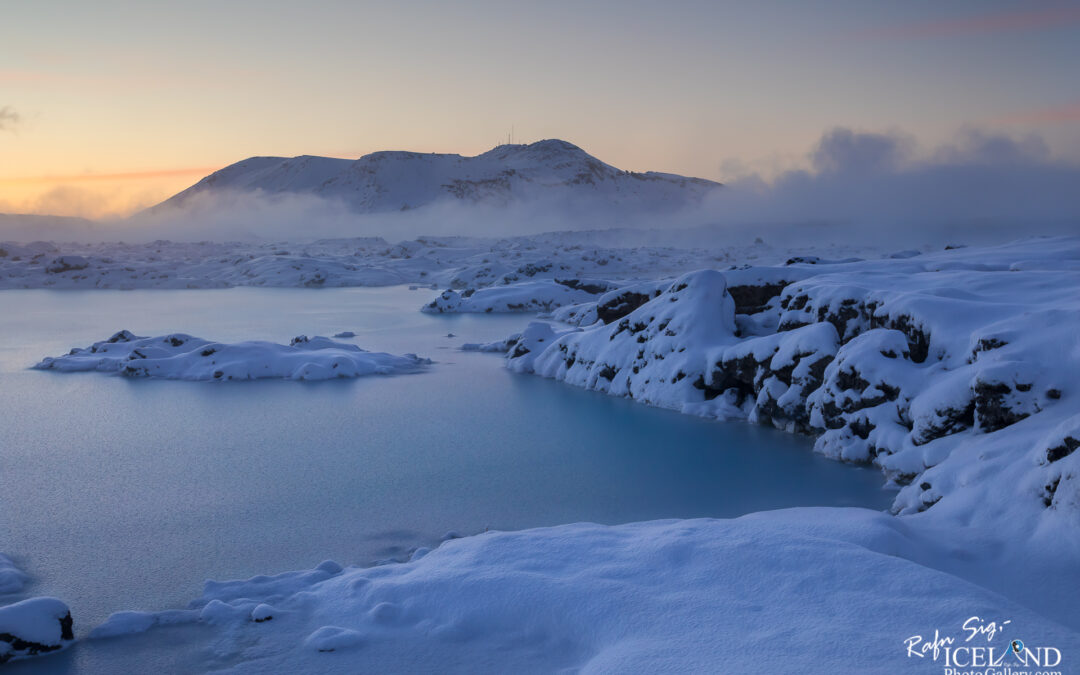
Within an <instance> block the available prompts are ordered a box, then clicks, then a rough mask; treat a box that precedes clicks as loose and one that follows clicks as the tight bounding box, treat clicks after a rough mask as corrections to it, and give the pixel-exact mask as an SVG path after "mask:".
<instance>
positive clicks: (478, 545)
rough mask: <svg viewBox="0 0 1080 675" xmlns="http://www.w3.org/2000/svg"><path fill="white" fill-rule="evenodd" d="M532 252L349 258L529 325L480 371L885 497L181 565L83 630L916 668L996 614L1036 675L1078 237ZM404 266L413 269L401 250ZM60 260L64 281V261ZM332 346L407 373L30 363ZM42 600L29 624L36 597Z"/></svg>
mask: <svg viewBox="0 0 1080 675" xmlns="http://www.w3.org/2000/svg"><path fill="white" fill-rule="evenodd" d="M399 159H400V158H393V157H391V158H389V159H388V160H387V161H399ZM410 161H411V160H410ZM266 166H271V165H270V164H269V163H268V164H266ZM556 241H557V242H558V243H555V244H553V243H552V241H551V240H550V239H547V238H545V237H537V238H523V239H517V240H513V242H512V243H510V240H506V241H503V242H501V243H498V244H494V245H489V246H488V248H487V249H485V248H484V245H481V244H478V243H477V242H476V241H472V240H470V241H463V240H458V239H454V240H445V241H439V242H436V241H433V240H430V241H424V242H420V241H419V240H418V241H417V242H411V243H410V242H406V243H403V244H401V245H399V246H398V248H396V249H395V250H394V251H393V252H391V253H377V254H371V255H367V254H365V256H366V258H365V256H360V257H361V258H365V259H366V260H368V262H371V261H374V260H379V261H381V262H379V263H378V264H377V265H376V264H374V263H372V265H371V266H369V267H367V268H365V269H366V270H368V271H365V272H364V274H368V273H369V271H370V270H371V269H374V268H375V267H377V266H378V265H383V264H387V263H389V261H390V260H394V261H398V262H399V263H401V264H403V265H416V266H415V267H412V268H411V269H412V270H414V271H415V270H420V269H422V268H424V266H425V265H426V266H427V267H426V268H424V269H425V270H426V271H429V272H434V273H431V274H429V276H428V278H429V279H435V278H437V280H439V281H441V282H442V285H443V286H445V287H448V288H449V290H447V291H446V292H444V293H443V294H441V295H440V296H439V297H438V298H436V299H435V300H434V301H433V302H432V303H431V304H430V306H429V308H428V309H427V311H437V312H438V311H442V312H463V311H470V312H473V311H480V312H487V311H491V312H495V311H538V310H543V311H545V312H550V314H549V317H550V320H548V321H540V320H533V321H530V322H529V323H527V325H526V326H525V328H524V330H522V331H521V332H520V333H516V334H514V335H511V336H509V337H508V338H506V339H505V340H500V341H495V342H490V343H471V344H465V345H463V346H462V349H464V350H469V351H488V352H497V353H504V354H505V358H506V364H507V367H508V368H509V369H510V370H513V371H517V372H522V373H534V374H537V375H540V376H544V377H550V378H554V379H557V380H560V381H563V382H566V383H569V384H573V385H576V386H579V387H584V388H588V389H593V390H597V391H600V392H604V393H607V394H610V395H615V396H626V397H630V398H633V399H634V400H636V401H639V402H642V403H646V404H650V405H656V406H661V407H666V408H670V409H673V410H677V411H680V412H683V413H686V414H694V415H702V416H707V417H715V418H720V419H728V418H741V419H745V420H747V421H749V422H754V423H758V424H767V425H771V426H774V427H777V428H779V429H783V430H786V431H790V432H800V433H807V434H811V435H813V436H814V437H815V445H814V449H815V451H816V452H818V453H821V454H822V455H824V456H826V457H829V458H832V459H837V460H842V461H850V462H861V463H871V464H873V465H874V466H876V467H878V468H880V469H881V471H882V473H883V478H884V480H885V481H888V483H889V484H890V485H891V486H892V487H894V488H896V490H897V492H896V497H895V500H894V503H893V507H892V509H891V511H892V512H891V513H874V512H869V511H865V510H861V509H854V508H832V509H794V510H786V511H777V512H769V513H760V514H753V515H751V516H746V517H743V518H739V519H735V520H707V519H701V520H679V521H657V522H645V523H632V524H627V525H620V526H612V527H606V526H600V525H593V524H585V523H579V524H570V525H563V526H559V527H552V528H545V529H537V530H527V531H522V532H490V533H485V534H482V535H477V536H472V537H464V538H450V539H448V540H447V541H445V542H443V543H442V545H440V546H439V547H437V548H435V549H434V550H430V551H429V550H427V549H419V550H417V551H416V552H415V553H414V554H413V555H412V557H411V559H410V560H409V562H405V563H391V564H385V565H379V566H375V567H370V568H358V567H348V568H342V567H341V566H340V565H337V564H336V563H333V562H327V563H323V564H322V565H320V566H319V567H317V568H315V569H313V570H306V571H298V572H288V573H285V574H280V575H277V576H264V577H255V578H252V579H249V580H246V581H232V582H208V583H207V585H206V587H205V590H204V594H203V596H202V597H201V598H198V599H196V600H195V601H194V602H193V603H192V604H191V606H190V607H189V608H188V609H184V610H166V611H164V612H122V613H119V614H116V615H114V616H113V617H112V618H110V619H109V620H108V621H107V622H106V623H105V624H103V625H101V626H98V627H96V628H95V629H94V630H93V631H92V633H91V635H92V637H94V638H107V637H117V636H123V635H128V634H133V633H139V632H146V631H156V630H167V629H166V628H163V627H164V626H167V625H169V624H176V623H200V624H205V625H206V626H207V627H209V628H211V629H212V630H213V634H214V636H215V637H214V647H213V649H212V650H209V651H208V654H209V656H208V658H210V659H213V662H212V663H210V664H209V665H210V667H214V668H222V669H226V670H232V671H234V672H262V671H264V670H266V669H268V668H270V669H276V670H281V671H285V672H310V671H324V670H332V671H344V672H355V671H360V670H373V671H386V670H400V669H401V667H402V663H408V665H409V668H410V669H413V670H421V671H423V670H440V671H469V672H477V671H497V672H518V671H521V672H529V671H539V672H551V671H557V670H575V671H582V672H657V671H702V672H716V671H728V672H830V671H831V672H854V671H859V672H871V673H873V672H880V673H897V672H905V670H908V669H912V668H923V669H925V667H926V666H928V665H931V662H933V665H934V667H935V669H936V668H937V667H940V666H941V662H940V660H935V659H932V658H931V656H930V655H918V654H912V653H911V652H909V651H908V650H907V649H906V647H905V644H906V642H905V641H907V640H909V639H910V638H911V637H912V636H920V640H921V639H923V638H925V639H927V640H929V639H930V638H931V636H932V635H934V631H936V630H939V631H941V632H942V634H943V635H948V636H952V637H954V638H955V639H956V640H958V641H963V640H964V635H963V633H962V631H961V628H960V627H961V626H962V625H964V623H965V622H966V621H967V620H969V619H970V617H981V618H982V619H984V620H998V621H1005V620H1007V621H1008V622H1009V624H1008V625H1009V626H1010V628H1009V630H1008V633H1007V634H1005V635H1000V636H998V638H993V637H991V638H990V639H987V640H985V642H984V643H983V645H984V646H990V647H997V648H999V652H998V653H999V654H1002V653H1004V651H1003V650H1004V648H1005V646H1006V645H1007V644H1008V641H1010V640H1012V639H1017V638H1022V639H1023V640H1024V641H1025V643H1026V644H1028V645H1033V646H1036V647H1039V646H1043V647H1049V648H1053V649H1056V650H1060V653H1061V655H1063V658H1064V659H1065V661H1064V662H1063V663H1062V665H1061V669H1062V670H1063V672H1067V671H1068V669H1070V668H1072V667H1074V666H1073V663H1074V660H1075V658H1076V654H1077V653H1078V652H1080V634H1078V633H1077V632H1076V631H1077V630H1078V629H1080V611H1078V610H1077V608H1076V605H1075V593H1074V592H1072V590H1073V589H1075V588H1078V587H1080V573H1078V571H1077V570H1078V569H1080V567H1078V566H1077V563H1078V562H1080V543H1077V542H1078V540H1077V538H1076V536H1075V533H1076V528H1077V527H1078V526H1080V452H1076V450H1077V449H1078V448H1080V412H1078V407H1077V404H1076V400H1077V398H1076V397H1077V396H1078V395H1080V390H1078V389H1077V386H1076V382H1077V381H1080V343H1078V342H1077V337H1076V336H1077V331H1076V325H1077V317H1080V296H1078V295H1077V292H1076V291H1077V289H1078V288H1080V237H1060V238H1054V239H1045V238H1043V239H1029V240H1023V241H1019V242H1014V243H1011V244H1008V245H1001V246H994V247H975V246H972V247H963V248H951V249H950V250H945V251H936V252H934V251H916V250H908V251H902V252H900V253H898V254H894V255H890V256H886V257H875V258H872V259H871V258H859V257H856V256H846V255H843V254H844V253H846V252H844V251H839V250H838V251H834V252H832V253H830V254H828V255H811V254H807V255H798V256H791V257H789V258H787V259H786V260H784V261H776V260H769V261H765V262H768V263H770V264H764V265H760V266H741V267H731V268H729V269H719V270H718V269H711V268H712V267H715V266H716V265H714V264H713V263H716V262H719V261H718V260H711V261H708V260H705V259H704V257H705V254H697V255H694V254H689V253H687V254H675V253H671V252H670V251H668V252H667V253H666V254H665V255H667V256H668V257H666V258H664V259H665V260H666V261H667V263H665V264H664V265H658V266H657V267H656V268H655V270H654V275H653V276H654V278H652V279H645V278H644V275H643V274H641V271H642V269H644V268H648V266H649V260H650V259H651V257H652V256H653V255H654V254H658V253H659V252H660V251H661V250H662V249H659V248H652V249H650V248H647V247H642V248H639V249H633V250H632V254H631V250H630V249H607V250H605V251H604V252H603V253H602V254H600V255H602V256H605V257H600V258H598V257H597V255H596V253H597V252H599V251H600V249H594V253H590V254H588V255H579V254H580V253H581V249H580V248H574V246H577V244H574V245H569V244H567V239H565V238H562V239H560V238H556ZM50 246H52V245H49V244H34V245H31V247H36V248H35V250H39V252H38V253H35V254H34V255H35V256H40V260H39V262H38V263H35V264H37V265H39V266H44V265H47V264H52V265H54V266H55V265H56V264H58V263H56V261H57V260H59V259H60V258H61V257H63V258H64V261H65V263H64V264H67V265H70V263H71V262H73V260H72V259H70V256H73V255H76V254H75V253H70V254H69V253H68V252H67V251H64V252H61V251H59V250H52V249H51V248H50ZM335 246H339V244H337V243H335V244H333V245H329V244H328V245H327V249H326V250H330V249H332V248H333V247H335ZM29 252H30V247H27V249H26V250H25V251H24V253H23V254H28V253H29ZM143 253H145V252H143ZM323 253H326V251H323ZM823 253H824V252H823ZM292 255H294V254H292V253H288V254H287V255H285V256H273V257H280V258H288V257H290V256H292ZM327 255H329V254H327ZM268 256H272V254H268ZM440 256H441V257H440ZM417 258H420V259H422V260H423V261H425V262H423V264H421V263H418V262H410V261H415V260H416V259H417ZM436 258H438V259H439V260H440V262H438V263H435V262H433V261H434V260H436ZM575 258H576V259H580V261H581V262H582V263H583V264H579V263H578V262H576V260H575ZM86 259H87V260H89V261H90V262H89V263H88V266H87V267H86V268H84V269H82V270H78V271H75V272H74V274H75V275H76V276H78V275H79V274H85V273H86V272H87V271H88V270H91V269H93V266H94V262H93V256H87V257H86ZM317 259H318V258H313V260H317ZM601 259H602V260H607V261H609V262H608V263H605V264H604V265H599V264H598V263H597V261H598V260H601ZM571 260H575V262H573V263H571ZM701 263H704V264H701ZM79 264H81V263H79ZM245 264H247V263H245ZM259 264H260V265H266V266H270V265H271V263H270V262H269V261H263V262H260V263H259ZM320 264H321V263H320ZM609 264H610V267H608V265H609ZM688 266H696V267H697V269H696V270H695V271H687V267H688ZM181 267H182V266H180V265H178V267H177V269H180V268H181ZM600 267H608V270H607V272H606V273H605V274H604V275H600V274H599V273H598V272H597V270H598V269H599V268H600ZM34 274H37V272H34ZM42 274H44V272H42ZM49 274H54V275H55V274H59V275H61V276H63V275H71V274H72V271H70V270H69V271H67V272H60V273H49ZM2 278H3V277H0V279H2ZM63 278H71V279H75V276H68V277H63ZM170 278H171V279H172V278H174V277H170ZM175 278H179V277H175ZM229 278H230V279H232V278H233V277H229ZM371 278H374V277H371ZM569 279H573V280H576V281H581V280H588V281H589V285H590V286H591V288H589V289H584V288H582V287H581V286H580V285H579V286H577V287H574V286H571V285H568V284H566V283H564V282H565V281H566V280H569ZM345 280H346V278H345V276H341V277H337V276H334V275H327V276H325V278H324V283H337V282H339V281H345ZM348 280H349V281H355V280H356V278H349V279H348ZM598 280H602V281H598ZM594 282H595V283H594ZM170 283H172V281H170ZM223 283H231V282H223ZM523 323H524V322H523ZM174 342H175V343H179V344H174ZM207 349H214V352H213V353H211V354H210V355H207V356H202V352H203V351H205V350H207ZM136 351H138V352H139V354H136ZM219 352H220V353H219ZM140 356H144V357H145V358H140ZM226 357H228V359H230V360H228V362H226V361H225V359H226ZM208 358H210V359H214V358H217V359H222V363H221V364H213V363H211V364H209V365H208V364H206V363H204V362H205V360H206V359H208ZM339 359H344V360H343V361H339ZM334 363H338V364H339V369H340V368H342V367H344V368H346V372H353V371H357V374H360V372H359V371H363V372H364V373H366V372H378V368H379V367H384V368H388V369H389V371H387V372H402V371H406V372H411V371H412V370H415V369H416V368H417V367H419V366H421V365H422V360H420V359H417V358H416V357H408V356H407V357H396V356H391V355H386V354H371V353H368V352H364V351H362V350H360V349H359V348H356V347H354V346H352V345H345V344H342V343H336V342H333V341H332V340H329V339H328V338H312V339H311V340H306V339H305V340H299V341H296V342H295V344H293V345H290V346H284V345H272V344H269V343H238V344H235V345H223V344H218V343H210V342H207V341H205V340H200V339H198V338H192V337H190V336H186V335H174V336H163V337H158V338H137V337H135V336H134V335H132V334H130V333H126V332H122V333H118V334H117V335H116V336H114V337H113V339H111V340H109V341H105V342H101V343H97V344H95V345H93V346H92V347H88V348H86V349H83V350H73V352H72V353H71V354H69V355H67V356H62V357H58V358H56V359H46V360H45V361H43V362H42V364H39V367H46V368H53V369H59V370H106V371H110V372H121V373H126V374H132V375H141V376H163V377H181V378H186V379H212V377H213V373H214V372H218V371H220V372H222V377H223V378H226V379H227V377H230V376H231V377H238V378H248V377H253V376H258V375H259V374H260V373H262V372H264V371H266V372H270V373H273V375H269V376H273V377H298V376H300V377H304V378H306V379H318V378H321V377H328V376H332V375H330V374H329V373H330V371H331V370H334V369H333V368H332V366H333V364H334ZM343 364H344V365H343ZM361 364H363V365H361ZM350 368H351V369H352V370H349V369H350ZM129 369H131V372H130V373H129V372H128V370H129ZM365 369H367V370H365ZM298 374H299V375H298ZM219 379H220V378H219ZM2 562H3V561H2V560H0V563H2ZM3 570H4V568H3V566H2V564H0V573H2V572H3ZM0 578H2V577H0ZM17 606H18V605H13V606H12V607H17ZM44 606H45V605H42V607H44ZM48 607H49V611H50V612H52V613H51V614H50V613H49V612H46V613H45V616H51V617H52V618H53V621H54V622H55V619H56V617H55V614H56V612H58V611H59V608H57V607H55V606H51V605H50V606H48ZM10 610H11V608H10V607H9V608H2V609H0V612H4V611H10ZM19 611H20V612H21V611H25V610H19ZM0 616H3V615H2V614H0ZM1057 622H1060V623H1057ZM47 624H48V622H47V621H46V622H45V624H43V625H47ZM2 632H3V631H2V630H0V633H2ZM980 639H983V638H980ZM50 644H51V643H50ZM0 654H2V653H0Z"/></svg>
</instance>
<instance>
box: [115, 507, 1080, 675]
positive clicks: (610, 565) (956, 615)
mask: <svg viewBox="0 0 1080 675" xmlns="http://www.w3.org/2000/svg"><path fill="white" fill-rule="evenodd" d="M936 545H937V544H936V543H935V542H934V541H933V538H930V537H927V538H926V539H920V538H919V536H918V535H916V534H913V533H912V532H911V531H910V528H909V527H907V526H906V524H905V523H904V522H903V521H901V520H898V519H895V518H891V517H889V516H887V515H884V514H880V513H875V512H871V511H865V510H861V509H795V510H788V511H778V512H771V513H765V514H755V515H751V516H747V517H743V518H739V519H736V520H685V521H655V522H646V523H634V524H630V525H620V526H615V527H607V526H602V525H594V524H576V525H564V526H559V527H552V528H543V529H535V530H526V531H521V532H492V533H487V534H482V535H477V536H473V537H466V538H463V539H454V540H449V541H446V542H444V543H443V544H442V545H441V546H439V547H438V548H437V549H435V550H434V551H430V552H427V551H426V550H425V549H421V550H419V551H417V552H416V554H414V556H413V559H412V561H411V562H408V563H395V564H389V565H384V566H378V567H372V568H346V569H342V568H341V567H339V566H337V565H335V564H333V563H324V564H323V565H320V566H319V568H316V569H314V570H310V571H308V572H291V573H287V574H282V575H279V576H275V577H255V578H253V579H250V580H247V581H236V582H225V583H209V584H207V587H206V590H205V593H204V595H203V596H202V597H201V598H200V599H198V600H197V601H195V602H194V603H193V605H192V607H193V608H192V609H191V610H186V614H185V615H184V616H185V617H186V618H187V620H189V621H199V622H202V623H205V624H208V625H209V626H210V627H211V629H212V630H213V631H214V636H215V637H214V648H213V650H212V652H210V650H207V651H208V653H212V654H213V656H211V657H210V658H211V659H213V661H211V662H209V663H207V664H206V666H207V669H216V668H218V667H221V668H225V669H226V670H230V671H232V672H249V673H256V672H281V673H285V672H395V671H400V670H403V669H404V670H410V671H417V672H469V673H476V672H561V671H564V670H565V671H575V672H577V671H580V672H585V673H600V672H642V673H656V672H732V673H737V672H770V673H771V672H804V673H809V672H814V673H817V672H868V673H890V674H894V673H902V672H907V671H908V670H911V669H913V668H914V669H915V670H919V669H925V668H926V667H928V666H933V667H935V668H940V667H941V666H942V664H943V661H944V658H945V656H944V653H940V654H938V655H936V662H934V661H935V655H933V654H927V655H925V656H921V655H919V654H915V655H911V652H909V649H908V646H909V644H911V645H912V646H913V647H914V649H915V651H916V652H918V651H919V650H920V649H921V648H922V647H923V643H924V642H926V643H929V642H932V641H933V636H934V632H935V630H939V631H941V635H942V636H950V637H953V638H954V639H956V640H957V643H958V644H960V645H963V646H968V647H970V646H975V645H976V643H974V642H973V643H964V642H963V640H964V638H965V637H966V636H967V634H966V633H964V632H963V631H962V630H961V626H962V625H963V624H964V623H965V622H967V621H970V620H971V619H970V618H971V617H975V616H977V617H983V620H984V621H985V622H989V621H992V620H996V621H999V622H1000V621H1005V620H1007V621H1009V624H1008V627H1009V630H1008V631H1002V632H1000V633H998V634H996V635H994V636H992V637H991V639H989V640H988V639H987V638H986V637H985V635H984V636H980V638H979V640H980V641H979V642H978V643H977V644H978V646H981V647H984V648H985V647H994V648H995V650H996V653H997V654H998V655H1000V654H1002V653H1004V650H1005V649H1006V648H1007V645H1008V644H1009V642H1010V640H1012V639H1016V638H1022V639H1023V640H1024V641H1025V643H1026V644H1027V646H1028V647H1030V648H1032V649H1036V650H1038V649H1041V648H1043V647H1049V648H1051V649H1053V650H1058V651H1059V652H1060V654H1057V653H1055V652H1053V651H1051V652H1042V651H1039V652H1038V653H1039V654H1040V657H1041V656H1042V655H1043V654H1044V653H1046V654H1048V656H1049V658H1046V659H1044V663H1046V664H1052V663H1053V662H1054V660H1055V659H1061V664H1060V665H1061V666H1062V667H1064V668H1066V669H1067V668H1068V667H1069V665H1070V664H1071V663H1073V662H1074V660H1075V659H1076V658H1077V652H1076V649H1077V648H1078V647H1080V636H1078V635H1077V634H1076V633H1074V632H1072V631H1070V630H1068V629H1066V628H1062V627H1061V626H1059V625H1057V624H1054V623H1052V622H1050V621H1048V620H1046V619H1044V618H1042V617H1040V616H1038V615H1037V614H1035V613H1034V612H1032V611H1031V610H1029V609H1026V608H1024V607H1021V606H1018V605H1017V604H1015V603H1013V602H1011V601H1009V600H1006V599H1005V598H1003V597H1001V596H1000V595H997V594H996V593H994V592H991V591H988V590H986V589H984V588H982V587H979V586H975V585H972V584H969V583H967V582H965V581H962V580H960V579H958V578H956V577H954V576H951V575H949V574H945V573H943V572H939V571H937V570H934V569H931V568H929V567H925V566H923V565H920V564H917V563H915V562H912V561H911V560H908V559H905V558H904V557H900V556H904V555H909V554H911V553H912V552H914V551H922V552H923V553H924V554H926V555H940V556H941V557H942V558H945V557H947V555H946V554H941V553H937V554H934V553H932V552H931V549H933V547H934V546H936ZM162 616H164V617H167V619H168V620H176V618H177V616H176V613H175V612H173V613H163V614H162ZM125 621H126V619H125V617H123V616H119V617H117V618H115V619H110V620H109V621H108V622H106V624H104V626H102V627H101V629H99V630H100V631H101V633H100V635H106V634H109V635H116V634H120V633H123V632H124V630H123V628H124V624H125ZM151 623H152V621H151ZM142 625H146V622H144V623H143V624H142ZM142 625H140V626H136V627H134V628H133V630H141V629H142ZM110 627H111V628H110ZM954 646H956V645H954ZM984 654H985V652H984ZM932 662H934V663H932ZM920 672H921V671H920Z"/></svg>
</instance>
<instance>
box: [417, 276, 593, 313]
mask: <svg viewBox="0 0 1080 675" xmlns="http://www.w3.org/2000/svg"><path fill="white" fill-rule="evenodd" d="M613 286H614V284H612V283H611V282H607V281H600V280H591V279H542V280H538V281H523V282H518V283H515V284H508V285H506V286H489V287H486V288H480V289H467V290H465V291H462V292H460V293H459V292H458V291H454V290H446V291H443V292H442V294H441V295H439V297H437V298H435V299H434V300H432V301H431V302H429V303H428V304H426V305H424V307H423V308H422V311H424V312H429V313H433V314H436V313H437V314H443V313H461V312H540V311H549V310H551V309H553V308H556V307H561V306H563V305H567V304H572V303H579V302H581V301H583V300H587V299H589V298H594V297H596V296H597V294H599V293H603V292H605V291H608V290H610V289H611V288H612V287H613Z"/></svg>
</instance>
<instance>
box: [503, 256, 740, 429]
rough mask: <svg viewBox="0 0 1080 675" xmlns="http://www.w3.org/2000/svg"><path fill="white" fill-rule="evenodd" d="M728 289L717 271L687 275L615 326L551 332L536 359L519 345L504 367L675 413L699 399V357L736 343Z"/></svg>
mask: <svg viewBox="0 0 1080 675" xmlns="http://www.w3.org/2000/svg"><path fill="white" fill-rule="evenodd" d="M726 288H727V286H726V284H725V281H724V276H723V275H722V274H721V273H719V272H714V271H710V270H705V271H701V272H694V273H692V274H687V275H685V276H682V277H679V278H678V279H676V280H675V281H673V282H671V283H670V285H668V287H667V288H666V289H665V290H664V292H662V293H660V294H659V295H657V296H656V297H655V298H654V299H653V300H651V301H649V302H646V303H645V304H643V305H641V306H640V307H638V308H637V309H635V310H633V311H632V312H630V313H628V314H626V315H625V316H623V317H622V318H621V319H618V320H616V321H613V322H611V323H608V324H602V323H597V324H596V325H594V326H592V327H589V328H585V329H582V330H577V331H570V332H567V333H564V334H561V335H555V334H554V333H551V335H550V336H549V337H550V340H551V342H550V344H548V346H546V347H544V349H543V351H542V352H541V353H539V355H537V347H534V346H532V345H528V344H527V343H526V340H524V339H523V340H522V341H521V342H518V344H517V346H516V347H515V348H514V350H512V351H511V352H510V354H509V355H508V358H509V364H510V367H511V368H512V369H514V370H517V371H521V372H536V373H537V374H540V375H544V376H546V377H555V378H558V379H561V380H565V381H567V382H570V383H572V384H576V385H578V386H581V387H585V388H588V389H596V390H598V391H604V392H607V393H610V394H614V395H620V396H630V397H632V398H634V399H636V400H639V401H642V402H644V403H651V404H653V405H660V406H664V407H669V408H675V409H681V408H682V406H683V405H684V404H686V403H690V402H694V401H696V400H700V397H701V395H700V392H699V390H697V389H696V388H695V387H694V383H695V382H696V381H697V380H699V379H700V378H701V377H702V376H703V374H704V369H705V363H706V360H705V356H704V351H705V350H706V349H708V348H710V347H712V346H713V345H715V344H717V343H718V342H723V341H728V340H733V339H734V338H733V335H734V330H735V305H734V302H733V301H732V300H731V296H730V295H728V294H727V292H726ZM538 325H542V324H532V325H531V326H530V328H534V327H535V326H538ZM548 330H549V331H550V330H551V329H550V328H549V329H548ZM524 335H526V336H527V335H528V330H527V331H526V332H525V334H524ZM523 349H528V350H529V351H528V352H525V353H523Z"/></svg>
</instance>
